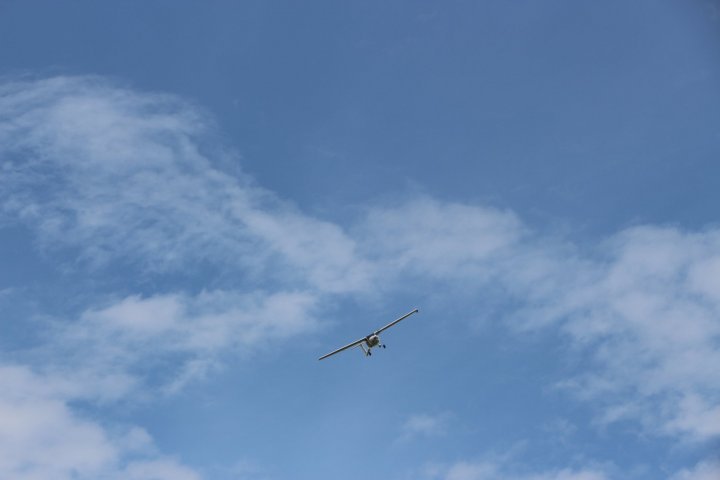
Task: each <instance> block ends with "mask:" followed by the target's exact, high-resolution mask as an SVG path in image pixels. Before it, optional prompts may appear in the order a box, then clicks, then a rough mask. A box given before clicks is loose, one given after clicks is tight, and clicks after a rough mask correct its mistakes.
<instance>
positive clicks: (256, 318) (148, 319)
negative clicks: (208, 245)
mask: <svg viewBox="0 0 720 480" xmlns="http://www.w3.org/2000/svg"><path fill="white" fill-rule="evenodd" d="M316 304H317V298H316V297H315V296H314V295H312V294H308V293H303V292H278V293H272V294H269V293H263V292H255V293H250V294H240V293H237V292H228V291H213V292H201V293H200V294H198V295H196V296H189V295H182V294H167V295H155V296H151V297H146V298H143V297H140V296H130V297H126V298H124V299H121V300H118V301H115V302H111V303H109V304H107V305H103V306H101V307H93V308H89V309H88V310H86V311H85V312H84V313H82V315H81V316H80V319H79V320H77V321H70V322H67V321H64V322H62V323H61V324H59V325H58V326H57V328H56V330H55V331H53V332H52V340H50V341H49V343H48V344H47V345H46V347H45V348H44V349H43V351H42V353H41V354H42V355H44V356H45V358H44V359H43V360H44V363H46V364H47V365H50V366H53V365H56V364H59V363H61V364H62V365H63V366H64V367H63V368H64V369H65V370H69V371H71V372H72V376H73V377H74V378H77V377H78V376H79V375H85V376H86V377H89V378H97V379H104V388H103V392H105V394H106V395H109V394H110V393H111V392H113V391H116V392H117V397H120V396H122V395H127V393H128V392H129V391H131V390H133V389H136V388H137V387H138V386H140V385H142V384H143V383H144V382H145V381H146V380H148V378H147V377H148V376H152V375H153V374H154V373H156V371H157V370H159V371H162V375H161V376H162V380H159V379H157V378H154V379H153V384H154V385H155V387H156V388H157V387H158V386H162V387H161V389H164V390H165V391H166V392H175V391H178V390H179V389H180V388H182V387H183V386H184V385H185V384H187V383H188V382H190V381H192V380H195V379H197V378H202V377H203V376H205V374H206V373H207V372H208V371H210V370H212V369H213V368H215V367H217V366H218V365H219V358H221V357H222V356H223V355H226V354H234V355H246V354H248V353H249V352H252V351H255V350H257V349H262V348H264V347H265V346H266V345H267V344H268V343H269V342H273V341H282V340H284V339H287V338H290V337H293V336H297V335H303V334H307V333H309V332H312V331H314V330H315V329H316V328H317V324H316V320H315V317H314V315H313V310H314V309H315V308H316ZM57 359H62V362H58V361H57ZM55 368H57V367H55ZM113 378H114V379H116V382H115V383H114V384H113V385H114V386H115V388H114V389H113V388H108V385H107V384H108V383H109V382H110V381H111V379H113ZM147 387H148V386H147V385H143V389H144V390H145V389H146V388H147Z"/></svg>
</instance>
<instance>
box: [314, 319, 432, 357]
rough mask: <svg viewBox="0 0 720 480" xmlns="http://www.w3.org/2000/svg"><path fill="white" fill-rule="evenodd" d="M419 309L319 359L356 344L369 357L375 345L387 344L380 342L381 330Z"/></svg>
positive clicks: (383, 346)
mask: <svg viewBox="0 0 720 480" xmlns="http://www.w3.org/2000/svg"><path fill="white" fill-rule="evenodd" d="M419 311H420V310H418V309H417V308H416V309H415V310H413V311H412V312H410V313H406V314H405V315H403V316H402V317H400V318H398V319H397V320H394V321H392V322H390V323H388V324H387V325H385V326H384V327H382V328H380V329H378V330H375V331H374V332H373V333H371V334H370V335H368V336H367V337H363V338H361V339H359V340H355V341H354V342H352V343H348V344H347V345H345V346H344V347H340V348H338V349H337V350H335V351H332V352H330V353H328V354H327V355H323V356H322V357H320V358H318V360H322V359H324V358H327V357H329V356H331V355H335V354H336V353H340V352H342V351H343V350H347V349H348V348H352V347H356V346H358V345H359V346H360V348H362V351H363V353H364V354H365V356H366V357H369V356H370V355H372V351H371V350H372V348H373V347H382V348H385V345H383V344H382V343H380V332H383V331H385V330H387V329H388V328H390V327H392V326H393V325H395V324H396V323H399V322H400V321H402V320H405V319H406V318H407V317H409V316H410V315H412V314H413V313H417V312H419ZM366 347H367V348H366Z"/></svg>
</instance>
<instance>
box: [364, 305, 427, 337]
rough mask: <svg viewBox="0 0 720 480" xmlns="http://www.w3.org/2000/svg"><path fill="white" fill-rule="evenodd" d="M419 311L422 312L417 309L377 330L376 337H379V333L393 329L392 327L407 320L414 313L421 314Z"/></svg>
mask: <svg viewBox="0 0 720 480" xmlns="http://www.w3.org/2000/svg"><path fill="white" fill-rule="evenodd" d="M419 311H420V310H418V309H417V308H416V309H415V310H413V311H412V312H410V313H406V314H405V315H403V316H402V317H400V318H398V319H397V320H394V321H392V322H390V323H388V324H387V325H385V326H384V327H382V328H381V329H380V330H376V331H375V335H377V334H378V333H380V332H382V331H383V330H387V329H388V328H390V327H392V326H393V325H395V324H396V323H399V322H400V321H402V320H405V319H406V318H407V317H409V316H410V315H412V314H413V313H417V312H419Z"/></svg>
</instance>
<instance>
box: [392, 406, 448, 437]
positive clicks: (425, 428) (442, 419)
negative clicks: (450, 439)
mask: <svg viewBox="0 0 720 480" xmlns="http://www.w3.org/2000/svg"><path fill="white" fill-rule="evenodd" d="M449 421H450V414H448V413H441V414H437V415H431V414H427V413H418V414H415V415H410V417H408V419H407V420H406V421H405V423H404V424H403V425H402V428H401V433H400V438H399V439H398V440H399V441H408V440H411V439H413V438H418V437H436V436H440V435H444V434H445V433H447V429H448V423H449Z"/></svg>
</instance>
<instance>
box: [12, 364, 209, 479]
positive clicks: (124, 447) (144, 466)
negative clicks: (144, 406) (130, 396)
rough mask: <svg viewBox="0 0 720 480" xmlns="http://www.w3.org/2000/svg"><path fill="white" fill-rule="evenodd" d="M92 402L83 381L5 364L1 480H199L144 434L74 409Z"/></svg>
mask: <svg viewBox="0 0 720 480" xmlns="http://www.w3.org/2000/svg"><path fill="white" fill-rule="evenodd" d="M92 398H93V397H92V395H91V396H88V392H87V389H86V387H85V386H83V385H82V384H81V383H73V382H71V381H68V380H67V379H63V378H58V377H56V376H53V375H38V374H36V373H34V372H32V371H31V370H30V369H29V368H27V367H24V366H15V365H5V366H0V478H12V479H14V480H90V479H97V478H108V479H121V478H132V479H135V480H179V479H182V480H200V478H201V477H200V475H199V474H197V473H196V472H194V471H193V470H191V469H190V468H188V467H186V466H183V465H182V464H180V463H179V462H177V461H176V460H173V459H170V458H167V457H163V456H161V455H158V454H157V453H156V451H155V448H154V446H153V444H152V440H151V439H150V437H149V436H148V435H147V433H146V432H145V431H144V430H142V429H139V428H137V427H134V428H131V429H129V430H127V432H126V433H124V434H122V435H118V434H111V433H110V432H109V431H108V429H107V428H105V427H104V426H102V425H101V424H99V423H97V422H96V421H93V420H90V419H88V418H84V417H83V416H82V415H80V414H78V412H76V411H74V410H73V408H71V407H70V405H69V402H71V401H74V400H81V399H84V400H88V399H92Z"/></svg>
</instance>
